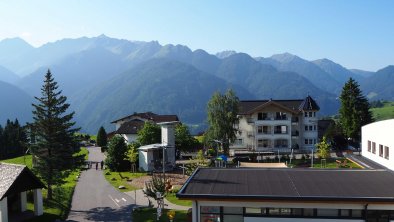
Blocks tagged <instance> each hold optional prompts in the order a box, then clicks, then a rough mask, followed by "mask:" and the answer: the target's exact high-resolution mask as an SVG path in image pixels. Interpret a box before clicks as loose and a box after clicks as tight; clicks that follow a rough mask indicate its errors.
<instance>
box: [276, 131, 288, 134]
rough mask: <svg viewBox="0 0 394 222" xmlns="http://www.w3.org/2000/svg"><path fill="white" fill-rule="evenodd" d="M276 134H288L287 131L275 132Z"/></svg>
mask: <svg viewBox="0 0 394 222" xmlns="http://www.w3.org/2000/svg"><path fill="white" fill-rule="evenodd" d="M274 134H288V132H287V131H282V130H275V131H274Z"/></svg>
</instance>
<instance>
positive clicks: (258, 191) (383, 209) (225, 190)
mask: <svg viewBox="0 0 394 222" xmlns="http://www.w3.org/2000/svg"><path fill="white" fill-rule="evenodd" d="M393 184H394V175H393V172H392V171H389V170H343V169H305V168H303V169H302V168H299V169H297V168H294V169H291V168H285V169H270V168H232V169H229V168H227V169H226V168H200V169H198V170H196V171H195V172H194V174H193V175H192V176H191V177H190V178H189V179H188V181H187V182H186V183H185V184H184V185H183V187H182V188H181V190H180V191H179V192H178V193H177V195H176V196H177V197H178V198H179V199H183V200H191V201H192V211H193V218H192V221H193V222H301V221H314V222H329V221H337V222H362V221H367V222H389V221H394V189H392V187H393Z"/></svg>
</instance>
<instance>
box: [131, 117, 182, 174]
mask: <svg viewBox="0 0 394 222" xmlns="http://www.w3.org/2000/svg"><path fill="white" fill-rule="evenodd" d="M177 123H178V121H174V122H162V123H158V124H159V125H160V126H161V143H160V144H149V145H146V146H142V147H140V148H138V153H139V166H140V168H141V169H143V170H144V171H159V170H160V171H162V170H163V163H164V169H165V170H166V171H168V170H172V169H173V167H174V166H175V125H176V124H177ZM163 152H164V153H163ZM163 157H164V161H163Z"/></svg>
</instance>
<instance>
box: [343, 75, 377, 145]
mask: <svg viewBox="0 0 394 222" xmlns="http://www.w3.org/2000/svg"><path fill="white" fill-rule="evenodd" d="M340 100H341V107H340V109H339V122H340V124H341V126H342V129H343V133H344V135H345V136H346V137H348V138H351V139H352V140H356V141H359V140H360V136H361V127H362V126H364V125H366V124H369V123H371V122H372V121H373V119H372V114H371V111H370V110H369V109H370V105H369V103H368V100H367V99H366V98H365V97H364V96H363V94H362V92H361V90H360V88H359V85H358V83H357V82H356V81H355V80H354V79H352V78H350V79H349V81H348V82H346V83H345V85H344V86H343V89H342V93H341V96H340Z"/></svg>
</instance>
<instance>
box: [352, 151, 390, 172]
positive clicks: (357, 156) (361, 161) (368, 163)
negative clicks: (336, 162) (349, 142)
mask: <svg viewBox="0 0 394 222" xmlns="http://www.w3.org/2000/svg"><path fill="white" fill-rule="evenodd" d="M344 156H345V157H346V158H349V159H351V160H353V161H354V162H357V163H358V164H360V165H361V166H363V167H364V168H366V169H375V170H378V169H387V168H386V167H384V166H382V165H380V164H378V163H375V162H373V161H372V160H369V159H367V158H365V157H363V156H361V155H360V154H344Z"/></svg>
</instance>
